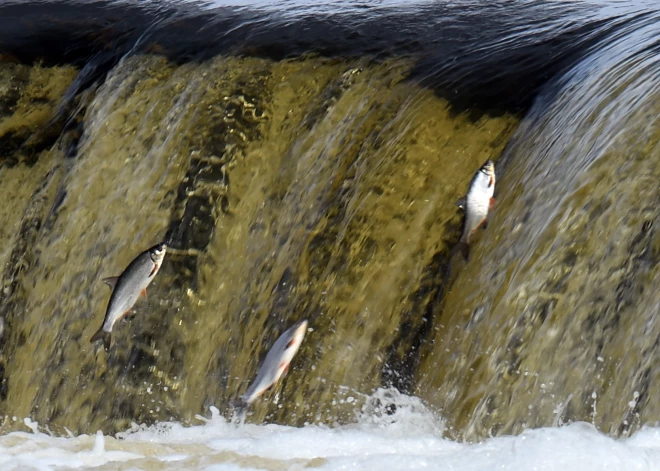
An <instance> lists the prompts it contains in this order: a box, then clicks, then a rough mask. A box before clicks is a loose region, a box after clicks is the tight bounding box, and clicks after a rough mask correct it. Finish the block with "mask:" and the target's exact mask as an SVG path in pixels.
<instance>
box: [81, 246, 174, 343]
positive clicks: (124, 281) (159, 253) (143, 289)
mask: <svg viewBox="0 0 660 471" xmlns="http://www.w3.org/2000/svg"><path fill="white" fill-rule="evenodd" d="M166 250H167V244H165V243H161V244H158V245H154V246H153V247H151V248H150V249H149V250H145V251H144V252H142V253H141V254H140V255H138V256H137V257H135V259H134V260H133V261H132V262H131V263H130V264H129V265H128V267H126V269H125V270H124V271H123V272H122V274H121V275H119V276H112V277H109V278H104V279H103V281H104V282H105V283H106V284H107V285H108V286H109V287H110V289H111V290H112V294H111V295H110V301H109V302H108V307H107V309H106V311H105V319H103V324H102V325H101V328H100V329H99V330H98V332H96V333H95V334H94V335H93V336H92V338H91V339H90V342H91V343H94V342H96V341H98V340H103V346H104V348H105V350H106V351H108V350H109V349H110V340H111V338H110V335H111V333H112V327H113V326H114V325H115V323H116V322H117V321H118V320H120V319H121V318H122V317H124V316H126V315H127V314H128V313H129V312H130V310H131V309H132V308H133V306H134V305H135V303H136V302H137V300H138V298H140V296H143V297H146V295H147V286H149V283H151V282H152V280H153V279H154V277H155V276H156V273H158V270H159V269H160V266H161V265H162V262H163V258H164V257H165V251H166Z"/></svg>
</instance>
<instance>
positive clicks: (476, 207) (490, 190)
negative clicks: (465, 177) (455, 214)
mask: <svg viewBox="0 0 660 471" xmlns="http://www.w3.org/2000/svg"><path fill="white" fill-rule="evenodd" d="M494 192H495V164H494V163H493V161H492V160H490V159H488V160H487V161H486V163H485V164H483V165H482V166H481V168H480V169H479V171H477V173H475V174H474V176H473V177H472V180H471V181H470V185H469V186H468V191H467V196H466V197H465V198H461V199H460V200H459V202H458V203H457V204H458V206H459V207H461V208H462V209H463V210H465V218H464V219H463V234H462V235H461V240H460V241H459V245H460V247H461V249H462V251H463V256H464V257H465V259H466V260H467V259H468V257H469V253H470V252H469V250H470V249H469V247H470V246H469V244H470V237H471V236H472V235H473V234H474V233H475V231H476V230H477V229H478V228H479V227H484V228H485V227H486V224H487V217H488V210H489V209H492V207H493V206H494V204H495V199H494V198H493V194H494Z"/></svg>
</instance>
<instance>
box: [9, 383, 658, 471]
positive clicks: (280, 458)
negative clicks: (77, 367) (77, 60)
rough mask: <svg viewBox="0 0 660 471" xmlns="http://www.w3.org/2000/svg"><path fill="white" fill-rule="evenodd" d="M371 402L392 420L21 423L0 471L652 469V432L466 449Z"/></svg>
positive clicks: (402, 410)
mask: <svg viewBox="0 0 660 471" xmlns="http://www.w3.org/2000/svg"><path fill="white" fill-rule="evenodd" d="M373 398H375V399H377V401H375V402H376V403H378V400H381V401H382V400H383V399H386V400H391V399H392V398H394V400H395V401H396V404H397V409H396V412H395V413H393V414H391V415H387V414H381V413H380V412H379V411H378V410H376V409H374V408H372V407H370V406H368V407H365V408H363V410H362V412H361V413H360V414H359V415H358V417H357V421H356V423H355V424H353V425H346V426H341V427H322V426H316V425H309V426H306V427H302V428H295V427H285V426H280V425H272V424H271V425H254V424H243V425H236V424H232V423H230V422H228V421H226V420H225V419H224V418H223V417H221V416H220V414H219V412H218V410H217V409H215V408H211V417H210V418H209V419H203V420H202V421H203V422H204V423H203V424H202V425H197V426H191V427H183V426H182V425H180V424H177V423H162V424H158V425H155V426H152V427H144V426H137V425H135V426H134V427H133V428H132V429H131V430H128V431H126V432H124V433H120V434H118V435H117V436H116V437H108V436H103V435H102V434H101V433H100V432H99V433H97V434H96V436H89V435H81V436H77V437H70V438H62V437H53V436H51V435H49V434H46V433H43V432H41V431H40V427H39V426H38V424H36V423H34V422H32V421H30V420H29V419H26V420H25V423H26V425H27V426H28V427H29V428H31V429H32V430H33V432H14V433H10V434H8V435H5V436H2V437H0V470H3V471H9V470H33V469H35V470H66V469H92V468H93V469H98V470H145V471H146V470H174V469H177V470H179V469H186V470H205V471H237V470H264V469H265V470H301V469H318V470H327V471H336V470H349V469H357V470H379V471H380V470H417V469H425V470H453V471H477V470H479V471H481V470H484V471H485V470H521V471H522V470H525V471H529V470H539V471H541V470H560V471H568V470H573V469H574V470H580V471H589V470H660V428H658V427H645V428H643V429H642V430H640V431H638V432H637V433H635V434H634V435H633V436H632V437H630V438H626V439H620V440H615V439H612V438H609V437H607V436H605V435H603V434H601V433H599V432H598V431H597V430H596V429H595V428H594V427H593V426H591V425H590V424H587V423H574V424H571V425H567V426H564V427H560V428H543V429H536V430H528V431H526V432H524V433H522V434H521V435H519V436H510V437H499V438H492V439H489V440H486V441H484V442H482V443H478V444H465V443H457V442H454V441H451V440H447V439H444V438H442V430H443V422H442V420H441V419H440V418H438V417H436V416H435V415H434V414H432V413H431V412H430V411H428V410H427V409H426V408H425V407H424V406H423V404H422V403H421V401H419V400H418V399H417V398H414V397H408V396H403V395H400V394H398V393H392V392H391V391H383V390H381V391H378V392H377V393H376V394H375V395H374V396H373ZM373 403H374V401H372V404H373ZM200 419H201V418H200Z"/></svg>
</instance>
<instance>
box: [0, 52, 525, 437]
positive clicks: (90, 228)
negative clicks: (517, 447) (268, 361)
mask: <svg viewBox="0 0 660 471" xmlns="http://www.w3.org/2000/svg"><path fill="white" fill-rule="evenodd" d="M408 68H409V65H408V64H407V63H406V62H405V61H391V62H387V63H383V64H380V65H373V64H369V63H368V62H359V61H358V62H341V61H330V60H324V59H318V58H304V59H301V60H290V61H283V62H270V61H267V60H262V59H237V58H229V57H218V58H216V59H214V60H211V61H208V62H205V63H202V64H199V65H193V64H186V65H182V66H175V65H173V64H171V63H168V62H167V61H166V60H165V59H163V58H161V57H157V56H137V57H132V58H130V59H128V60H125V61H124V62H123V63H121V65H119V66H117V67H115V68H114V69H113V70H112V71H111V73H110V74H109V76H108V77H107V78H106V80H105V81H104V83H103V84H102V85H101V86H100V87H99V88H98V89H96V90H95V91H94V93H93V96H91V97H89V96H88V97H87V98H86V100H84V101H83V100H81V101H80V106H81V107H83V110H82V111H81V114H80V115H79V116H80V117H79V118H78V121H80V122H81V123H82V126H77V127H76V128H75V132H77V133H81V132H82V137H80V140H79V141H77V144H76V147H75V149H74V150H72V145H73V144H71V142H73V140H74V139H73V138H72V137H71V134H72V133H74V131H64V133H63V135H62V137H61V138H60V140H59V141H58V142H57V143H56V144H55V145H54V146H52V148H48V149H46V150H44V151H43V152H41V153H39V154H38V155H35V157H34V159H33V160H34V161H35V162H36V163H35V165H34V166H33V167H28V166H27V164H26V163H23V162H18V163H16V164H15V165H11V166H10V165H5V166H4V167H3V168H2V170H1V172H2V173H0V187H1V188H2V191H3V192H6V191H7V189H9V191H11V189H12V188H14V186H15V185H16V181H17V179H18V178H19V177H20V178H23V181H21V183H20V187H19V188H20V192H18V193H16V196H12V199H11V201H12V204H11V205H6V206H5V207H4V208H3V209H2V211H3V213H4V214H3V216H2V217H3V219H4V220H8V221H9V222H10V227H7V228H6V229H5V231H4V232H3V239H2V247H3V252H2V253H3V262H4V263H5V266H6V268H5V271H4V274H3V282H4V284H5V293H6V295H5V297H4V298H3V303H2V315H4V317H5V319H6V325H7V328H6V332H5V337H4V345H3V349H2V355H3V357H2V358H3V366H4V385H5V388H6V398H5V399H4V400H3V401H2V403H1V404H2V413H3V414H7V415H8V416H9V417H12V416H18V417H22V416H31V417H32V418H33V419H34V420H38V421H40V422H42V423H47V424H48V426H49V427H51V429H54V430H61V429H63V428H64V427H66V428H68V429H69V430H71V431H74V432H82V431H92V430H96V429H103V430H106V431H112V430H118V429H123V428H125V427H127V426H128V425H129V424H130V423H131V422H133V421H135V422H145V421H147V422H149V421H154V420H160V419H167V418H170V417H174V418H183V419H185V420H193V418H194V415H195V414H197V413H202V412H203V411H205V410H206V408H207V407H208V406H209V405H210V404H215V405H217V406H218V407H220V408H221V409H223V408H226V406H227V405H228V403H229V401H230V400H231V399H233V398H235V396H236V395H237V394H239V393H242V392H243V391H244V390H245V388H246V387H247V385H248V382H249V381H250V380H252V379H253V378H254V375H255V374H256V369H257V366H258V363H259V360H260V358H262V357H263V355H264V354H265V351H266V350H267V348H268V347H269V346H270V344H271V343H272V342H273V341H274V340H275V338H276V337H277V336H278V335H279V333H281V331H282V330H283V329H284V328H286V327H287V326H289V325H290V324H292V323H293V322H294V321H296V320H298V319H301V318H307V319H309V320H310V321H311V325H310V327H311V328H312V329H313V331H310V332H309V333H308V335H307V337H306V339H305V342H304V343H303V346H302V348H301V350H300V352H299V354H298V356H297V358H296V360H295V362H294V367H293V369H292V371H291V372H290V373H289V375H288V376H287V378H286V381H285V382H284V384H283V386H282V388H281V389H278V390H276V392H275V393H274V394H270V395H268V397H267V398H266V399H265V400H264V401H261V402H259V403H257V404H256V406H255V407H254V411H253V415H251V416H250V418H249V420H253V421H261V420H264V419H266V418H268V419H269V420H276V421H278V422H284V423H291V424H302V423H304V422H319V421H320V422H324V423H333V422H335V421H346V420H351V418H352V417H353V413H354V409H355V404H354V403H352V402H350V400H349V402H346V401H345V399H346V398H348V397H351V395H353V396H355V395H356V392H359V391H364V392H368V391H370V390H372V389H373V388H375V387H378V386H380V385H381V384H383V383H387V382H391V381H392V380H395V381H398V382H399V383H400V384H407V383H409V382H410V380H411V379H412V378H411V374H412V369H413V367H414V364H415V361H416V360H415V355H416V352H415V351H414V350H415V346H414V345H415V343H416V342H417V343H418V342H419V338H420V336H421V335H422V334H421V332H422V331H423V329H424V321H423V316H424V315H425V309H426V306H427V305H429V304H430V303H431V302H432V299H431V298H432V293H433V289H432V286H435V285H438V284H439V283H440V282H441V280H440V278H441V277H440V276H438V274H437V270H438V267H439V263H440V261H441V260H444V259H445V258H446V253H447V252H448V248H449V246H450V245H451V244H453V241H454V239H455V238H456V237H457V235H458V230H459V224H460V216H459V215H458V213H457V212H456V207H455V206H454V202H455V201H456V200H457V198H458V197H460V196H461V193H462V192H464V191H465V188H466V185H467V182H468V181H469V179H470V177H471V174H472V173H473V172H474V170H475V169H476V168H478V167H479V165H480V164H481V163H482V162H483V161H485V160H486V159H487V158H497V156H498V155H499V154H500V153H501V151H502V149H503V147H504V145H505V144H506V142H507V140H508V138H509V136H510V134H511V132H512V131H513V130H514V129H515V127H516V125H517V120H516V119H514V118H513V117H508V116H503V117H499V118H489V117H486V116H485V117H482V118H481V119H479V120H478V121H476V122H473V121H471V120H470V119H469V118H468V117H467V116H465V115H458V116H451V115H450V113H449V110H448V107H447V104H446V102H444V101H443V100H441V99H439V98H437V97H435V96H434V95H433V93H432V92H431V91H429V90H424V89H422V88H420V87H418V86H415V85H413V84H411V83H409V82H406V81H405V80H404V79H405V75H406V72H407V70H408ZM13 71H14V69H13V68H12V67H5V68H4V69H3V73H4V74H12V73H14V72H13ZM50 72H51V74H52V78H51V81H52V83H53V84H54V83H63V84H66V82H67V80H69V81H70V80H71V78H72V74H71V72H70V71H69V69H53V70H52V71H50ZM29 83H30V82H28V86H27V87H25V88H20V89H19V93H20V94H21V100H28V101H29V100H30V99H31V96H30V88H29ZM53 88H54V85H53ZM12 111H13V110H9V112H8V113H6V114H5V115H6V116H8V117H6V118H5V120H15V119H16V118H15V113H12ZM40 123H41V122H39V123H35V126H37V127H38V126H39V124H40ZM2 125H3V126H11V121H10V122H9V124H5V121H3V122H2ZM74 137H75V136H74ZM74 151H75V156H74V157H67V155H69V156H71V154H72V153H74ZM10 158H11V154H10V155H4V156H3V161H4V162H7V163H8V162H9V160H8V159H10ZM19 205H20V208H21V209H20V211H17V210H16V208H17V207H19ZM10 215H11V216H10ZM7 218H9V219H7ZM166 237H167V238H168V239H170V240H172V245H173V248H172V249H170V251H169V252H168V257H167V259H166V262H165V263H164V266H163V268H162V270H161V271H160V273H159V275H158V277H157V278H156V280H155V281H154V283H153V284H152V285H151V286H150V288H149V290H148V293H149V295H148V300H147V301H141V302H140V303H139V304H138V305H137V307H136V316H135V318H133V319H132V320H128V321H125V322H121V323H120V324H118V325H117V326H116V327H115V332H114V333H113V348H112V350H111V352H110V354H109V355H107V354H106V353H105V352H104V351H103V350H102V349H101V348H100V347H99V346H98V345H91V344H90V343H89V338H90V337H91V335H92V334H93V333H94V332H95V330H96V329H97V328H98V327H99V325H100V324H101V321H102V319H103V314H104V309H105V306H106V304H107V302H108V297H109V294H110V292H109V290H108V289H107V287H105V285H104V284H103V283H102V282H101V279H102V278H103V277H106V276H111V275H116V274H118V273H119V272H120V271H121V270H122V269H123V268H124V267H125V266H126V264H127V263H128V262H129V261H130V260H131V259H132V258H133V257H134V256H135V255H136V254H137V253H139V252H140V251H142V250H144V249H146V248H147V247H149V246H151V245H152V244H154V243H155V242H157V241H159V240H161V239H164V238H166ZM443 254H444V255H443ZM411 354H412V360H410V358H411ZM411 362H412V363H411ZM395 367H396V369H397V371H393V369H395ZM397 374H405V375H407V377H406V378H403V379H402V378H396V375H397ZM278 394H279V396H280V399H279V401H273V398H274V396H275V395H278ZM8 421H9V422H11V420H10V419H8ZM7 426H10V424H7Z"/></svg>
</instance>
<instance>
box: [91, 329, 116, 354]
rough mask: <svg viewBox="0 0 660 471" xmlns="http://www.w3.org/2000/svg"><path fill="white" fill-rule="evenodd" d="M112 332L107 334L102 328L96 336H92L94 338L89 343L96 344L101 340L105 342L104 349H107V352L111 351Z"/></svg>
mask: <svg viewBox="0 0 660 471" xmlns="http://www.w3.org/2000/svg"><path fill="white" fill-rule="evenodd" d="M110 339H111V337H110V332H106V331H105V330H103V327H101V328H100V329H99V330H98V332H96V333H95V334H94V335H92V338H91V339H89V343H94V342H97V341H99V340H103V348H105V351H106V352H107V351H109V350H110Z"/></svg>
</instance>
